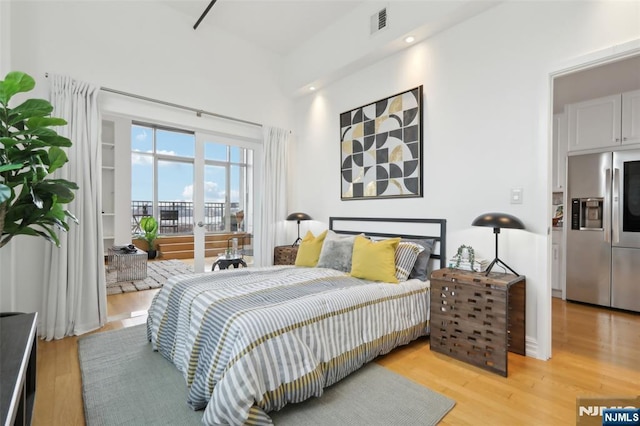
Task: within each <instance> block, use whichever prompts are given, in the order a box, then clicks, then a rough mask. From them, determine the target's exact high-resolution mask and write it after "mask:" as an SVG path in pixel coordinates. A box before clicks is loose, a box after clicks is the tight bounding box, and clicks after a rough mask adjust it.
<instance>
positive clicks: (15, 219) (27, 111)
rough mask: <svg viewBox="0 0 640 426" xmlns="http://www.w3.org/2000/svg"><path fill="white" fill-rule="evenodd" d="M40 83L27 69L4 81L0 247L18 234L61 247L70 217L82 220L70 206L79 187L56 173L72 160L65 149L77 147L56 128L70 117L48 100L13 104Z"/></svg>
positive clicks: (0, 112) (1, 93)
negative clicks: (67, 206) (59, 232)
mask: <svg viewBox="0 0 640 426" xmlns="http://www.w3.org/2000/svg"><path fill="white" fill-rule="evenodd" d="M34 87H35V80H34V79H33V78H32V77H31V76H29V75H27V74H25V73H23V72H10V73H9V74H7V76H6V77H5V79H4V80H1V81H0V248H1V247H3V246H5V245H6V244H7V243H8V242H9V241H10V240H11V239H12V238H13V237H14V236H16V235H31V236H36V237H38V236H39V237H43V238H45V239H46V240H48V241H50V242H52V243H53V244H55V245H56V246H60V239H59V238H58V235H57V234H56V229H58V230H62V231H65V232H66V231H68V230H69V225H68V223H67V219H71V220H73V221H74V222H76V223H77V222H78V220H77V219H76V218H75V216H74V215H73V214H71V213H70V212H69V211H68V210H66V209H65V208H64V205H65V204H68V203H70V202H71V201H72V200H73V199H74V196H75V195H74V192H73V191H74V190H77V189H78V186H77V185H76V184H75V183H74V182H70V181H68V180H66V179H54V178H52V176H51V174H52V173H53V172H54V171H56V170H58V169H59V168H61V167H62V166H63V165H64V164H65V163H66V162H67V161H69V160H68V158H67V154H66V153H65V151H64V150H63V149H62V148H65V147H69V146H71V141H70V140H69V139H68V138H65V137H64V136H60V135H58V133H57V132H56V131H55V130H53V129H52V128H51V127H54V126H64V125H66V124H67V122H66V121H65V120H63V119H62V118H56V117H51V112H52V111H53V106H52V105H51V104H50V103H49V102H48V101H47V100H44V99H27V100H26V101H24V102H22V103H21V104H19V105H17V106H15V107H13V108H12V107H9V102H10V101H11V98H12V97H13V96H14V95H16V94H18V93H25V92H29V91H31V90H33V88H34Z"/></svg>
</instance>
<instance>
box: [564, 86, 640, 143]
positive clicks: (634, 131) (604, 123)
mask: <svg viewBox="0 0 640 426" xmlns="http://www.w3.org/2000/svg"><path fill="white" fill-rule="evenodd" d="M566 111H567V115H568V124H569V125H568V139H569V146H568V150H569V151H582V150H588V149H598V148H616V147H620V146H622V145H627V144H637V143H640V90H634V91H632V92H625V93H623V94H618V95H612V96H605V97H603V98H597V99H591V100H588V101H584V102H578V103H575V104H569V105H567V109H566Z"/></svg>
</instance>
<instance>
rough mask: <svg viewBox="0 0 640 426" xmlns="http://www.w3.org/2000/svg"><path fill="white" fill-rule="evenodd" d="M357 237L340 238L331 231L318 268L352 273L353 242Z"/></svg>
mask: <svg viewBox="0 0 640 426" xmlns="http://www.w3.org/2000/svg"><path fill="white" fill-rule="evenodd" d="M355 239H356V237H355V235H351V236H348V237H339V236H338V235H337V234H336V233H335V232H332V231H329V232H328V233H327V237H326V238H325V239H324V243H323V244H322V250H321V251H320V259H318V265H317V267H318V268H331V269H335V270H337V271H342V272H351V258H352V257H353V242H354V241H355Z"/></svg>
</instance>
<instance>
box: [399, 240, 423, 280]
mask: <svg viewBox="0 0 640 426" xmlns="http://www.w3.org/2000/svg"><path fill="white" fill-rule="evenodd" d="M422 251H424V247H422V246H421V245H420V244H416V243H410V242H406V241H400V244H398V247H397V248H396V278H397V279H398V281H406V280H407V278H409V274H410V273H411V270H412V269H413V267H414V265H415V264H416V260H418V255H419V254H420V253H421V252H422Z"/></svg>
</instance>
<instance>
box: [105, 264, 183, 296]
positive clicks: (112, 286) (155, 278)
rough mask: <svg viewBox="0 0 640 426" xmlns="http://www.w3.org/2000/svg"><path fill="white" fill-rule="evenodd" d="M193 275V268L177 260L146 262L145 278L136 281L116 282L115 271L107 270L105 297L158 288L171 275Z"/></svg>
mask: <svg viewBox="0 0 640 426" xmlns="http://www.w3.org/2000/svg"><path fill="white" fill-rule="evenodd" d="M190 273H193V268H192V266H191V265H188V264H186V263H184V262H181V261H179V260H175V259H172V260H155V261H152V262H147V278H145V279H143V280H138V281H121V282H116V275H117V272H116V271H110V270H107V295H110V294H120V293H128V292H131V291H140V290H149V289H152V288H160V287H162V285H163V284H164V283H165V282H166V281H167V278H169V277H170V276H173V275H179V274H190Z"/></svg>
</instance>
